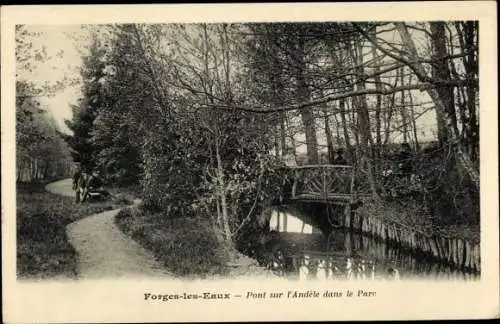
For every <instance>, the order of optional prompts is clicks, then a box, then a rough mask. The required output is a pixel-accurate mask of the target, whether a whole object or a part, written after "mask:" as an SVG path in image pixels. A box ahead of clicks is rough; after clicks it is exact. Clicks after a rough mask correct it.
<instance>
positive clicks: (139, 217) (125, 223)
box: [115, 207, 273, 279]
mask: <svg viewBox="0 0 500 324" xmlns="http://www.w3.org/2000/svg"><path fill="white" fill-rule="evenodd" d="M115 222H116V224H117V225H118V227H119V228H120V229H121V230H122V231H123V232H124V233H125V234H126V235H128V236H130V237H131V238H133V239H134V240H135V241H137V242H138V243H139V244H141V245H142V246H144V247H145V248H146V249H148V250H150V251H151V252H152V253H153V255H154V256H155V258H156V259H157V260H158V261H160V262H161V263H162V264H163V265H164V267H165V268H166V269H167V270H168V271H169V272H171V273H172V274H173V275H174V276H177V277H179V278H183V279H199V278H203V279H208V278H209V279H226V278H236V277H238V278H242V277H250V278H255V277H263V278H266V277H272V276H273V274H272V273H271V272H270V271H268V270H267V269H264V268H262V267H260V266H259V265H258V263H257V261H255V260H253V259H251V258H249V257H247V256H245V255H243V254H241V253H240V252H238V251H236V249H234V248H233V247H231V246H229V245H228V244H227V243H226V242H225V241H224V240H223V239H222V237H221V236H220V235H217V234H216V233H217V232H216V231H215V230H214V228H213V226H212V225H211V224H210V222H209V218H208V217H196V218H191V217H184V218H167V217H164V215H163V214H161V213H158V214H151V213H149V212H148V211H145V210H143V209H142V208H141V207H131V208H127V209H123V210H122V211H120V212H119V213H118V215H117V216H116V218H115Z"/></svg>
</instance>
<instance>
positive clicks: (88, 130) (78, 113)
mask: <svg viewBox="0 0 500 324" xmlns="http://www.w3.org/2000/svg"><path fill="white" fill-rule="evenodd" d="M104 55H105V50H104V48H103V47H102V44H101V41H100V40H99V38H98V36H97V35H95V34H94V35H92V42H91V44H90V46H89V52H88V54H86V55H85V56H84V57H83V58H82V59H83V64H82V68H81V70H80V73H81V76H82V79H83V84H82V96H81V97H80V98H79V100H78V102H77V104H76V105H73V106H72V111H73V116H72V120H66V121H65V123H66V125H67V126H68V128H69V129H70V130H71V131H72V132H73V134H72V135H66V134H61V135H62V136H63V138H64V139H65V141H66V142H67V143H68V145H69V146H70V148H71V150H72V151H71V155H72V157H73V161H75V162H78V163H79V164H80V167H81V168H83V169H84V170H92V169H94V168H95V167H96V162H97V156H98V153H99V150H98V147H97V145H96V144H95V143H94V142H93V140H92V136H93V131H94V121H95V119H96V118H97V116H98V115H99V113H100V112H101V111H102V110H103V109H105V107H106V106H107V105H108V102H107V101H106V97H105V96H104V87H103V83H104V81H105V76H106V75H105V68H106V63H105V58H104Z"/></svg>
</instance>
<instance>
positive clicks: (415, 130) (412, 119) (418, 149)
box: [408, 77, 420, 152]
mask: <svg viewBox="0 0 500 324" xmlns="http://www.w3.org/2000/svg"><path fill="white" fill-rule="evenodd" d="M409 82H411V77H410V80H409ZM408 99H409V101H410V114H411V116H410V118H411V123H412V129H413V138H414V140H415V150H416V151H417V152H419V151H420V143H419V142H418V135H417V121H416V120H415V107H413V95H412V94H411V91H408Z"/></svg>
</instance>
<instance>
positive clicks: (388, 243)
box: [2, 2, 498, 321]
mask: <svg viewBox="0 0 500 324" xmlns="http://www.w3.org/2000/svg"><path fill="white" fill-rule="evenodd" d="M483 4H485V3H484V2H483ZM303 5H304V6H305V4H303ZM359 5H360V4H359ZM380 5H381V4H380ZM228 6H229V5H228ZM277 6H286V4H279V5H277ZM143 7H147V6H143ZM163 7H166V8H164V9H163V10H165V11H166V12H168V10H169V9H168V5H163ZM489 7H491V8H493V10H494V7H495V6H494V5H493V6H491V5H490V6H487V5H486V6H485V8H489ZM111 8H113V6H111ZM115 8H119V6H115ZM358 8H359V7H358ZM2 9H4V8H2ZM110 10H112V9H110ZM152 10H153V11H154V9H152ZM358 10H359V9H358ZM240 11H241V8H240ZM483 11H484V10H483ZM4 13H5V12H2V17H3V16H4ZM228 13H230V11H229V10H227V11H225V15H226V19H230V18H231V17H230V16H229V15H228ZM73 14H75V13H73ZM188 15H189V14H188ZM352 15H353V13H352V10H351V16H352ZM223 16H224V15H223ZM365 16H366V15H363V16H362V17H365ZM196 17H198V16H196ZM199 17H201V18H200V19H199V20H196V18H191V20H189V21H175V20H174V21H169V20H165V22H159V21H158V20H157V19H156V20H155V21H154V22H148V21H144V20H139V19H138V20H137V21H104V22H101V23H80V22H78V23H57V24H55V23H50V22H47V21H45V20H43V23H37V22H36V20H34V21H31V22H30V23H24V22H22V19H20V20H21V21H20V22H19V23H15V24H12V22H11V24H12V27H11V30H12V33H13V35H11V38H12V41H11V44H12V45H13V46H12V47H9V48H5V47H4V44H2V56H3V55H5V54H4V53H6V52H7V51H11V52H12V55H14V56H13V57H14V60H15V61H14V62H11V63H12V64H13V65H14V66H11V67H10V69H11V70H12V71H14V74H12V75H10V76H9V79H8V80H4V79H3V77H4V76H2V88H4V84H5V83H6V82H10V83H11V90H10V93H12V94H13V96H14V97H13V98H12V100H11V101H10V102H9V106H4V104H5V103H4V102H2V120H3V119H4V117H6V116H4V115H5V114H4V113H5V111H6V110H9V111H11V113H10V116H12V119H14V118H15V120H12V121H11V125H12V126H13V127H14V130H13V135H12V141H11V143H8V145H10V147H12V151H10V152H9V153H8V154H7V155H11V156H15V157H13V158H12V161H13V163H14V164H13V165H12V168H11V169H9V170H10V171H8V172H10V174H11V175H10V176H9V179H12V181H13V182H12V189H11V195H12V196H13V197H15V203H14V200H12V202H13V204H14V205H13V206H12V208H11V209H12V211H13V213H14V214H12V215H10V214H9V215H6V214H5V210H4V208H3V207H2V232H3V233H4V232H5V231H9V232H12V233H11V235H13V237H14V240H15V241H12V242H10V243H11V244H13V246H12V247H14V246H15V247H14V251H15V252H14V255H13V258H12V260H15V266H14V264H13V265H12V267H15V273H14V274H13V275H14V276H15V279H14V281H15V284H24V285H33V286H35V285H38V284H44V283H47V282H56V283H59V284H64V285H72V287H76V286H75V285H78V284H79V283H85V282H95V281H98V282H101V283H103V284H102V285H105V283H113V282H118V281H120V280H129V281H133V282H135V283H138V282H143V281H150V280H154V282H158V283H161V282H162V281H164V282H178V283H193V282H208V283H211V284H212V286H211V287H212V288H211V289H208V290H203V289H199V290H197V291H188V290H189V289H187V288H186V291H180V290H179V289H177V291H170V292H168V294H167V291H165V289H163V288H162V289H160V290H155V289H152V288H151V287H154V286H152V285H148V287H149V288H148V289H146V288H144V291H142V292H138V293H137V296H136V297H137V298H134V299H130V300H136V302H137V303H142V304H145V305H147V304H148V303H151V304H161V303H162V301H163V302H164V303H163V304H169V305H168V307H175V306H174V304H177V305H178V306H177V307H184V309H185V311H186V312H191V311H188V309H190V307H192V305H190V304H189V302H188V299H193V300H195V302H196V303H199V305H201V307H204V306H203V305H204V303H205V304H208V303H210V305H212V306H210V307H215V306H213V305H216V303H219V304H220V307H224V306H223V305H224V303H226V302H227V303H230V302H232V301H234V300H237V301H238V302H241V303H244V302H249V301H251V302H252V303H254V302H255V301H256V300H257V301H258V300H260V301H262V302H263V303H266V305H267V307H270V308H272V307H273V304H272V303H273V299H274V300H278V299H280V300H281V301H280V302H281V303H283V300H296V299H301V298H302V299H307V303H312V302H316V303H331V304H333V303H338V300H342V299H349V298H351V300H353V299H359V300H363V301H362V303H367V300H376V299H377V298H378V297H377V296H379V298H380V296H381V295H382V294H384V292H383V291H381V288H377V289H369V288H366V287H370V285H376V284H379V286H381V287H384V285H388V286H389V287H391V286H392V285H395V284H396V283H397V284H398V285H405V284H406V283H413V284H418V283H420V285H422V284H424V283H425V285H431V286H432V285H433V284H436V285H438V284H440V283H444V284H456V285H461V286H460V287H462V286H464V287H467V285H471V286H472V285H475V284H480V283H484V282H485V277H484V271H485V269H484V267H485V261H484V255H483V253H484V251H485V249H484V241H483V240H484V237H485V236H484V235H485V234H484V223H483V222H485V219H484V218H485V217H486V218H488V217H490V218H492V219H490V220H488V221H493V223H492V225H493V227H492V228H493V229H494V230H496V231H497V232H496V233H494V234H493V235H496V238H497V239H498V201H497V202H496V208H497V210H496V213H488V214H485V213H484V211H485V208H486V207H489V208H493V209H492V210H493V211H495V209H494V208H495V206H494V205H491V199H489V200H485V199H483V196H484V195H487V194H489V195H491V191H488V189H486V190H485V186H484V185H483V182H482V181H483V179H484V177H483V173H484V172H486V164H487V163H488V168H491V169H496V170H494V171H492V172H491V174H492V175H494V174H496V175H498V174H497V173H495V172H498V164H497V162H496V161H497V160H496V159H497V157H492V156H491V154H489V152H493V151H491V150H490V149H488V148H485V147H484V145H485V144H484V143H485V138H483V137H481V141H480V134H481V135H482V134H485V135H486V136H489V135H490V134H496V132H497V129H496V128H495V129H493V128H490V129H487V130H483V124H482V122H483V121H484V116H483V115H482V114H483V113H484V111H485V109H488V111H489V112H487V113H488V116H489V117H488V118H491V117H493V118H495V117H496V114H497V106H495V105H496V101H495V100H496V99H493V100H494V104H495V105H494V106H491V103H484V102H483V98H484V96H482V95H480V89H482V87H483V84H484V83H483V82H484V79H483V81H481V82H480V79H481V75H480V71H481V73H482V71H484V69H482V68H481V69H480V66H481V67H482V66H484V65H485V64H489V63H490V62H484V61H483V57H482V56H481V55H480V54H482V53H480V50H479V49H480V48H481V42H485V41H488V42H493V40H494V39H495V43H496V37H495V38H489V39H486V38H485V37H483V36H482V34H481V33H483V32H485V31H488V32H490V33H491V32H492V30H487V28H489V27H484V28H483V25H482V23H481V20H480V19H479V18H477V19H474V18H466V19H411V20H410V19H408V20H401V19H400V18H399V17H398V16H396V15H395V16H394V17H393V19H363V20H360V19H348V20H346V19H331V20H318V19H309V20H308V19H307V18H304V19H303V20H296V19H291V20H287V19H278V20H272V21H266V20H262V21H259V20H258V19H256V17H254V16H252V19H248V20H243V19H242V20H241V21H233V20H232V19H230V20H227V21H220V20H215V21H205V20H206V19H203V15H200V16H199ZM494 19H496V17H495V18H494ZM490 20H491V19H490ZM3 36H4V35H2V38H4V37H3ZM14 51H15V53H14ZM490 59H491V58H490ZM2 66H4V63H2ZM492 67H496V64H495V65H492ZM486 70H490V68H486ZM487 72H488V71H487ZM489 72H490V74H489V75H491V71H489ZM493 75H494V76H495V77H496V72H494V74H493ZM490 81H491V82H496V80H487V82H490ZM14 84H15V85H14ZM480 84H481V87H480ZM3 90H4V89H2V97H3V96H4V91H3ZM14 93H15V95H14ZM496 96H497V95H496V93H495V98H496ZM486 106H487V107H488V108H486ZM492 110H493V112H492ZM14 113H15V116H14ZM480 121H481V123H480ZM491 121H492V120H490V123H489V125H491ZM494 127H496V125H494ZM14 134H15V135H14ZM4 138H5V137H4V123H3V121H2V147H4ZM490 141H493V142H494V143H493V144H492V146H494V148H493V150H497V146H498V144H497V142H496V136H495V138H493V139H491V138H490ZM5 145H7V143H5ZM490 145H491V144H490ZM14 150H15V151H14ZM485 152H486V156H485V157H483V154H484V153H485ZM5 158H6V152H5V151H4V150H3V149H2V174H5V173H7V172H6V171H5V170H6V169H5V168H4V162H5ZM492 163H493V164H492ZM488 174H490V170H488ZM2 178H3V179H4V180H5V177H4V176H2ZM496 178H497V177H496ZM497 180H498V179H497ZM497 180H494V181H495V182H496V181H497ZM14 183H15V185H14ZM490 183H491V181H490ZM9 185H11V183H9ZM2 188H3V189H4V190H6V189H7V190H8V187H6V185H5V182H3V183H2ZM497 188H498V187H497ZM4 190H2V192H4ZM493 195H495V192H493ZM497 196H498V192H497ZM493 200H494V199H493ZM2 201H3V203H2V206H4V203H5V196H4V197H3V198H2ZM485 201H486V204H487V205H483V204H484V203H485ZM5 217H9V219H11V221H10V222H11V223H13V224H14V223H15V225H13V226H9V228H8V229H5V223H4V219H5ZM495 218H496V220H495ZM14 219H15V222H14V221H13V220H14ZM495 222H496V223H495ZM495 224H496V228H495ZM14 226H15V227H14ZM13 232H15V233H13ZM494 237H495V236H494ZM489 242H491V239H490V240H489ZM496 244H497V246H496V247H495V246H492V247H491V249H492V251H497V252H498V242H496ZM5 245H6V242H5V241H4V240H3V242H2V246H3V249H5V248H6V247H5ZM495 249H496V250H495ZM497 254H498V253H497ZM495 258H496V262H497V263H498V256H496V257H495ZM489 260H490V261H491V260H493V261H494V260H495V259H491V258H490V259H489ZM5 266H6V263H5V259H4V263H3V268H5ZM493 269H495V271H498V264H497V265H496V268H493ZM490 273H491V272H490ZM496 274H497V275H498V272H497V273H496ZM4 279H5V278H4ZM494 280H496V281H493V282H491V283H493V284H495V282H496V284H497V285H498V278H497V279H494ZM219 281H223V282H245V281H256V282H266V283H267V285H268V286H272V285H273V283H279V285H280V287H288V288H285V289H281V290H278V289H275V290H272V289H269V291H266V290H263V289H260V288H259V289H257V288H255V289H252V288H251V287H249V288H248V289H246V290H227V289H221V290H219V291H217V290H214V288H213V287H216V286H214V285H213V284H215V283H217V282H219ZM308 285H310V287H314V289H313V288H311V290H309V291H306V290H304V289H303V287H306V286H308ZM379 286H377V287H379ZM162 287H163V286H162ZM167 287H168V286H167ZM297 287H302V288H300V289H299V288H297ZM338 287H342V288H338ZM102 288H103V289H105V288H104V286H103V287H102ZM497 288H498V287H497ZM75 289H76V288H75ZM464 289H466V288H464ZM386 295H387V294H386ZM471 296H472V295H471ZM47 298H50V297H49V296H47ZM384 298H386V297H384ZM393 298H396V300H397V298H398V297H397V296H394V297H393ZM405 298H411V297H409V296H408V295H407V296H406V297H405ZM413 298H418V297H417V296H414V297H413ZM494 298H496V299H498V297H494ZM211 299H216V300H217V301H210V302H209V301H208V300H211ZM181 300H182V302H181ZM226 300H228V301H226ZM311 300H312V301H311ZM493 300H494V299H493ZM134 303H135V302H134ZM353 303H355V302H353ZM280 305H281V304H280ZM304 305H305V304H304ZM349 305H351V304H349ZM363 305H365V304H363ZM155 307H157V306H155ZM280 307H281V306H280ZM288 307H293V306H291V304H289V306H288ZM350 307H353V308H354V307H356V306H354V305H351V306H350ZM496 307H497V309H496V311H495V310H494V309H491V314H489V315H490V316H498V305H496ZM495 312H496V313H495ZM353 313H354V310H353ZM495 314H496V315H495ZM424 315H425V314H422V316H424ZM332 316H333V315H331V314H330V316H329V317H326V318H328V319H330V320H335V319H336V318H335V317H334V316H333V317H332ZM398 316H399V317H398V318H400V316H404V314H400V315H398ZM424 317H425V316H424ZM248 319H251V318H250V317H249V318H248ZM40 320H41V319H40ZM75 320H77V319H76V318H75ZM102 320H103V321H104V320H105V319H102ZM122 320H124V319H122Z"/></svg>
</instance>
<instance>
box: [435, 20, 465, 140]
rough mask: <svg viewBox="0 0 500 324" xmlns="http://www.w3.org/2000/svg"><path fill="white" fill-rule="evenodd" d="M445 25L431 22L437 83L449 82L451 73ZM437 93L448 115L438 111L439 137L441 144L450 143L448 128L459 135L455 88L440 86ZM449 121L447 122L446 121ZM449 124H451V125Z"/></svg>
mask: <svg viewBox="0 0 500 324" xmlns="http://www.w3.org/2000/svg"><path fill="white" fill-rule="evenodd" d="M444 24H445V23H444V22H431V23H430V27H431V34H432V37H431V43H432V47H433V49H434V55H433V63H432V64H431V65H432V78H433V79H434V80H437V81H449V80H450V71H449V68H448V64H447V63H446V59H444V58H445V57H446V56H447V55H448V51H447V50H446V43H445V41H446V35H445V25H444ZM436 91H437V92H438V94H439V97H440V98H441V101H442V103H443V108H444V109H445V112H446V115H445V114H444V113H443V112H441V111H437V116H438V135H439V141H440V143H441V144H443V145H444V144H445V143H447V142H448V137H449V136H450V134H449V132H450V130H449V129H448V128H453V131H454V132H455V133H457V134H458V127H457V117H456V113H455V102H454V96H453V88H452V87H450V86H446V85H442V84H441V85H438V87H437V89H436ZM446 118H447V119H448V121H446V120H445V119H446ZM448 122H450V124H449V125H447V124H448Z"/></svg>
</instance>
